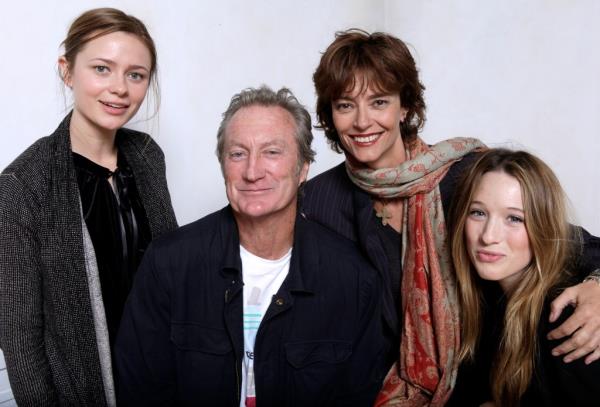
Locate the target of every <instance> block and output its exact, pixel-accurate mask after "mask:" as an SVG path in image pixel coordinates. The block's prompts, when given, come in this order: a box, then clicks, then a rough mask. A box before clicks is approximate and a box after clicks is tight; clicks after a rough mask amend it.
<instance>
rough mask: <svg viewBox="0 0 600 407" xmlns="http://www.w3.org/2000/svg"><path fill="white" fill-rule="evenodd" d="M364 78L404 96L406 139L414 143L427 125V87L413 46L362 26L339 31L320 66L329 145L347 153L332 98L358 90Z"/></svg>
mask: <svg viewBox="0 0 600 407" xmlns="http://www.w3.org/2000/svg"><path fill="white" fill-rule="evenodd" d="M357 78H359V80H360V81H361V86H362V87H363V89H366V88H367V87H369V86H371V87H373V88H375V89H377V90H378V91H384V92H390V93H397V94H399V95H400V102H401V104H402V107H404V108H406V109H407V111H408V112H407V114H406V119H405V120H404V121H403V122H402V123H400V132H401V134H402V138H403V141H404V142H411V141H412V140H414V138H415V137H416V136H417V133H418V131H419V130H420V129H421V128H422V127H423V125H424V124H425V101H424V99H423V91H424V90H425V87H424V86H423V84H422V83H421V82H420V80H419V71H418V70H417V66H416V64H415V60H414V59H413V57H412V55H411V54H410V51H409V50H408V47H407V46H406V44H405V43H404V42H402V41H401V40H399V39H398V38H396V37H394V36H392V35H390V34H386V33H382V32H374V33H372V34H369V33H368V32H366V31H363V30H359V29H350V30H348V31H340V32H338V33H336V35H335V40H334V41H333V42H332V43H331V44H330V45H329V47H327V49H326V50H325V52H324V53H323V55H322V56H321V61H320V62H319V66H318V67H317V69H316V71H315V73H314V75H313V82H314V84H315V90H316V92H317V112H316V113H317V121H318V123H319V124H318V126H317V127H318V128H321V129H323V130H324V131H325V136H326V137H327V141H328V142H329V145H330V146H331V148H332V149H333V150H334V151H337V152H338V153H341V152H342V151H343V146H342V144H341V142H340V137H339V135H338V133H337V131H336V129H335V126H334V124H333V113H332V107H331V105H332V102H333V101H335V100H336V99H339V98H340V96H342V95H343V94H344V93H345V92H347V91H348V90H352V89H353V88H354V85H355V84H356V80H357Z"/></svg>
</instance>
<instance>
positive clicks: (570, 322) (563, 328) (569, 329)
mask: <svg viewBox="0 0 600 407" xmlns="http://www.w3.org/2000/svg"><path fill="white" fill-rule="evenodd" d="M585 314H587V313H586V312H585V309H584V310H581V309H580V308H576V309H575V313H573V315H571V316H570V317H569V319H567V320H566V321H565V322H563V323H562V324H561V325H560V326H559V327H558V328H556V329H554V330H552V331H550V332H549V333H548V339H551V340H552V339H560V338H564V337H565V336H570V335H572V334H573V333H574V332H575V331H577V329H579V328H581V327H582V326H583V325H584V324H585V323H586V322H587V321H588V319H587V315H585ZM584 334H589V333H588V332H584ZM571 339H573V338H571ZM570 341H571V340H568V341H566V342H565V343H567V342H570Z"/></svg>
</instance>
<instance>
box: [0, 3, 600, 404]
mask: <svg viewBox="0 0 600 407" xmlns="http://www.w3.org/2000/svg"><path fill="white" fill-rule="evenodd" d="M99 6H114V7H118V8H121V9H123V10H124V11H126V12H128V13H131V14H134V15H136V16H137V17H139V18H141V19H142V20H143V21H144V22H146V23H147V25H148V28H149V29H150V31H151V34H152V35H153V37H154V38H155V40H156V42H157V46H158V55H159V69H160V71H159V78H160V84H161V88H162V106H161V110H160V114H159V116H158V118H157V119H156V118H155V119H153V120H150V121H144V120H143V119H144V118H145V117H146V111H145V110H144V109H142V111H141V113H140V114H139V115H138V118H139V119H142V121H138V123H136V124H134V125H133V126H132V127H135V128H138V129H140V130H143V131H148V132H150V133H152V134H153V135H154V137H155V138H156V139H157V140H158V142H159V143H160V145H161V146H162V148H163V150H164V152H165V154H166V160H167V168H168V180H169V185H170V189H171V194H172V197H173V204H174V206H175V212H176V214H177V217H178V220H179V222H180V224H185V223H188V222H190V221H193V220H195V219H197V218H199V217H201V216H203V215H206V214H208V213H210V212H212V211H214V210H216V209H218V208H220V207H221V206H222V205H224V204H225V203H226V200H225V194H224V188H223V183H222V178H221V174H220V171H219V166H218V163H217V160H216V158H215V155H214V148H215V133H216V129H217V126H218V123H219V120H220V114H221V112H222V111H223V110H224V109H225V107H226V106H227V104H228V101H229V99H230V97H231V96H232V95H233V94H234V93H236V92H238V91H239V90H241V89H242V88H244V87H248V86H258V85H260V84H262V83H265V84H267V85H270V86H271V87H274V88H277V87H280V86H283V85H286V86H288V87H290V88H291V89H292V90H293V91H294V92H295V93H296V95H297V96H298V97H299V99H300V100H301V101H302V102H303V103H305V104H306V105H307V107H308V108H309V110H310V111H311V112H314V101H315V100H314V99H315V97H314V90H313V87H312V81H311V76H312V73H313V71H314V69H315V67H316V65H317V62H318V60H319V57H320V52H322V51H323V50H324V48H325V47H326V46H327V45H328V44H329V43H330V42H331V41H332V40H333V34H334V32H335V31H336V30H341V29H346V28H349V27H361V28H364V29H367V30H384V31H389V32H391V33H393V34H395V35H397V36H399V37H400V38H402V39H404V40H405V41H407V42H408V43H409V44H410V45H411V46H412V47H413V48H414V53H415V57H416V59H417V63H418V65H419V66H420V69H421V73H422V80H423V82H424V84H425V86H426V87H427V91H426V102H427V103H428V122H427V125H426V127H425V130H424V132H423V136H424V138H425V139H426V140H427V141H429V142H435V141H438V140H441V139H444V138H448V137H453V136H473V137H479V138H481V139H482V140H484V141H485V142H487V143H489V144H490V145H495V146H497V145H509V146H513V147H525V148H527V149H529V150H530V151H532V152H534V153H536V154H538V155H540V156H541V157H542V158H543V159H544V160H546V161H547V162H548V163H549V164H550V165H551V166H552V167H553V168H554V170H555V171H556V172H557V174H558V175H559V178H560V179H561V181H562V182H563V185H564V187H565V189H566V191H567V193H568V194H569V196H570V198H571V201H572V202H573V212H574V215H575V221H576V222H578V223H581V224H583V225H584V226H586V227H587V228H588V229H589V230H590V231H591V232H593V233H594V234H596V235H598V234H600V216H598V215H597V208H598V202H599V201H600V192H599V188H598V187H597V185H598V181H597V180H596V177H598V176H599V175H600V162H599V160H598V157H599V156H600V144H599V143H597V142H596V139H595V137H596V136H598V134H599V133H600V131H599V130H600V114H599V113H600V112H599V107H600V79H599V76H598V73H599V72H600V51H599V49H600V47H599V46H598V38H600V26H599V25H598V24H597V23H598V21H600V2H597V1H594V0H570V1H560V0H529V1H527V2H524V1H517V0H510V1H503V2H480V1H477V0H463V1H459V0H453V1H445V2H439V1H437V2H436V1H433V0H420V1H410V0H396V1H394V0H306V1H299V0H295V1H283V0H279V1H276V0H253V1H244V0H222V1H217V2H202V1H192V0H190V1H179V2H178V1H173V0H172V1H169V2H166V1H163V0H145V1H141V0H135V1H134V0H128V1H118V2H117V1H106V2H101V1H82V0H60V1H44V2H42V1H37V2H33V1H21V2H10V5H4V6H3V9H2V12H1V13H0V50H1V51H2V57H3V58H2V63H0V80H1V81H2V97H0V123H1V125H2V134H1V135H0V168H4V167H5V166H6V165H8V164H9V163H10V162H11V161H12V160H13V159H14V158H15V157H16V156H17V155H18V154H19V153H20V152H21V151H23V150H24V149H25V148H26V147H27V146H28V145H30V144H31V143H32V142H33V141H34V140H36V139H37V138H39V137H41V136H44V135H47V134H50V133H51V132H52V131H53V130H54V129H55V127H56V126H57V125H58V123H59V121H60V120H61V118H62V116H63V115H64V114H65V112H66V109H67V107H68V106H67V104H68V100H67V101H66V102H65V98H64V97H63V93H62V90H61V86H60V83H59V80H58V76H57V74H56V60H57V57H58V55H59V44H60V42H61V41H62V40H63V39H64V36H65V34H66V31H67V28H68V26H69V24H70V22H71V21H72V20H73V19H74V18H75V17H76V16H77V15H78V14H80V13H81V12H82V11H84V10H86V9H88V8H92V7H99ZM315 137H316V140H315V147H316V150H317V152H318V154H317V163H316V164H315V165H313V167H312V169H311V175H314V174H317V173H319V172H321V171H323V170H325V169H327V168H329V167H331V166H332V165H334V164H336V163H338V162H340V161H341V157H340V156H339V155H336V154H334V153H332V152H331V151H329V150H328V148H327V146H326V143H325V141H324V137H323V135H322V134H321V133H320V132H318V131H315ZM0 233H2V231H0ZM2 380H5V378H4V379H2V378H1V377H0V402H2V400H3V399H4V397H5V395H4V394H3V390H2V383H1V382H2ZM4 383H5V382H4Z"/></svg>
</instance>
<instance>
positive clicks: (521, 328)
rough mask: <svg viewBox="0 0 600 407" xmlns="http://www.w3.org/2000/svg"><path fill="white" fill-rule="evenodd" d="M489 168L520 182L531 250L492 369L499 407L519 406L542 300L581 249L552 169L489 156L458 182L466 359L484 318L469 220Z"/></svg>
mask: <svg viewBox="0 0 600 407" xmlns="http://www.w3.org/2000/svg"><path fill="white" fill-rule="evenodd" d="M492 171H495V172H503V173H506V174H508V175H510V176H512V177H514V178H516V179H517V181H519V184H520V185H521V195H522V197H523V209H524V212H525V216H524V218H525V227H526V230H527V234H528V237H529V242H530V247H531V252H532V261H531V264H530V265H529V266H528V267H527V269H526V270H525V272H524V273H523V277H522V278H521V280H520V281H519V282H518V283H517V285H516V287H515V288H514V289H513V290H512V291H511V292H510V293H508V298H507V304H506V311H505V314H504V323H503V330H502V334H501V338H500V344H499V348H498V349H497V351H496V355H495V358H494V363H493V364H492V369H491V372H490V385H491V390H492V396H493V399H494V402H495V403H496V405H501V406H514V405H518V404H519V400H520V398H521V396H522V395H523V393H524V392H525V390H526V389H527V387H528V386H529V383H530V381H531V377H532V374H533V371H534V365H535V355H536V352H537V346H538V344H537V328H538V323H539V320H540V316H541V312H542V307H543V305H544V301H545V299H546V297H547V295H548V294H549V293H550V291H551V290H552V289H553V288H555V287H557V286H558V285H559V284H560V283H561V282H562V281H563V279H564V278H565V276H566V275H565V270H566V267H567V262H568V258H569V256H570V255H571V254H572V251H573V250H574V248H575V247H576V246H575V245H574V241H573V240H572V239H571V229H570V226H569V223H568V218H567V209H566V199H565V194H564V192H563V190H562V188H561V186H560V183H559V181H558V179H557V178H556V176H555V175H554V173H553V172H552V170H551V169H550V168H549V167H548V166H547V165H546V164H545V163H544V162H543V161H541V160H540V159H539V158H537V157H535V156H533V155H531V154H529V153H527V152H525V151H510V150H505V149H491V150H488V151H486V152H484V153H483V154H482V155H481V157H480V158H479V159H478V160H477V162H475V163H474V165H473V166H472V167H471V169H470V170H469V171H467V172H466V173H465V174H464V175H463V177H462V179H461V181H460V182H459V184H458V185H457V191H458V193H457V195H456V197H455V199H454V201H453V204H452V206H451V209H450V216H449V221H450V222H449V223H450V224H449V230H450V236H451V241H450V250H451V253H452V258H453V262H454V267H455V269H456V275H457V281H458V292H459V303H460V306H461V311H460V316H461V330H462V344H461V348H460V352H459V357H460V360H461V361H464V360H467V359H471V360H472V359H473V358H474V356H475V353H476V350H477V346H478V341H479V336H480V327H481V326H482V313H483V312H482V301H483V298H482V287H481V282H482V280H481V278H479V276H478V275H477V272H476V271H475V269H474V268H473V265H472V264H471V261H470V259H469V255H468V252H467V248H466V244H465V222H466V219H467V216H468V214H469V206H470V203H471V201H472V199H473V195H474V193H475V191H476V189H477V187H478V186H479V183H480V182H481V178H482V176H483V175H484V174H485V173H488V172H492Z"/></svg>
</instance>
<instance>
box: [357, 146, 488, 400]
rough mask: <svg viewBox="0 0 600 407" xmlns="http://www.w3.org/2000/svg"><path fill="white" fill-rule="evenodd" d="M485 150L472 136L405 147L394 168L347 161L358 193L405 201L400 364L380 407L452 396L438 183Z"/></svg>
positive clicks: (454, 304)
mask: <svg viewBox="0 0 600 407" xmlns="http://www.w3.org/2000/svg"><path fill="white" fill-rule="evenodd" d="M483 148H485V145H484V144H482V143H481V142H480V141H479V140H477V139H472V138H454V139H450V140H446V141H442V142H440V143H438V144H436V145H434V146H428V145H427V144H425V143H424V142H423V141H422V140H421V139H420V138H417V139H416V140H415V141H414V142H413V143H411V144H410V146H407V151H406V153H407V160H406V161H405V162H403V163H402V164H400V165H399V166H398V167H395V168H383V169H378V170H372V169H368V168H364V167H359V166H358V165H357V164H354V163H352V162H351V161H354V160H352V159H351V158H347V159H346V171H347V172H348V175H349V177H350V179H351V180H352V182H354V184H356V185H357V186H358V187H359V188H361V189H363V190H364V191H366V192H368V193H369V194H371V195H374V196H376V197H379V198H405V200H404V203H405V204H404V216H403V222H402V240H403V244H402V247H403V255H402V268H403V273H402V283H401V299H402V321H403V329H402V333H401V341H400V360H399V361H397V362H396V363H394V365H393V366H392V368H391V369H390V371H389V372H388V374H387V376H386V378H385V381H384V384H383V388H382V389H381V391H380V393H379V395H378V397H377V400H376V402H375V405H376V406H377V407H379V406H420V405H431V406H442V405H443V404H444V403H445V402H446V401H447V400H448V397H449V396H450V392H451V391H452V387H453V386H454V382H455V380H456V372H457V368H458V360H457V352H458V349H459V335H460V327H459V321H458V301H457V296H456V285H455V276H454V271H453V269H452V262H451V259H450V256H449V253H448V248H447V245H446V224H445V222H444V211H443V207H442V199H441V195H440V188H439V183H440V181H441V180H442V178H444V176H445V175H446V173H447V172H448V169H449V168H450V166H451V165H452V164H453V163H455V162H456V161H458V160H460V159H461V158H462V157H463V156H464V155H466V154H468V153H469V152H472V151H475V150H478V149H483Z"/></svg>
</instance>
